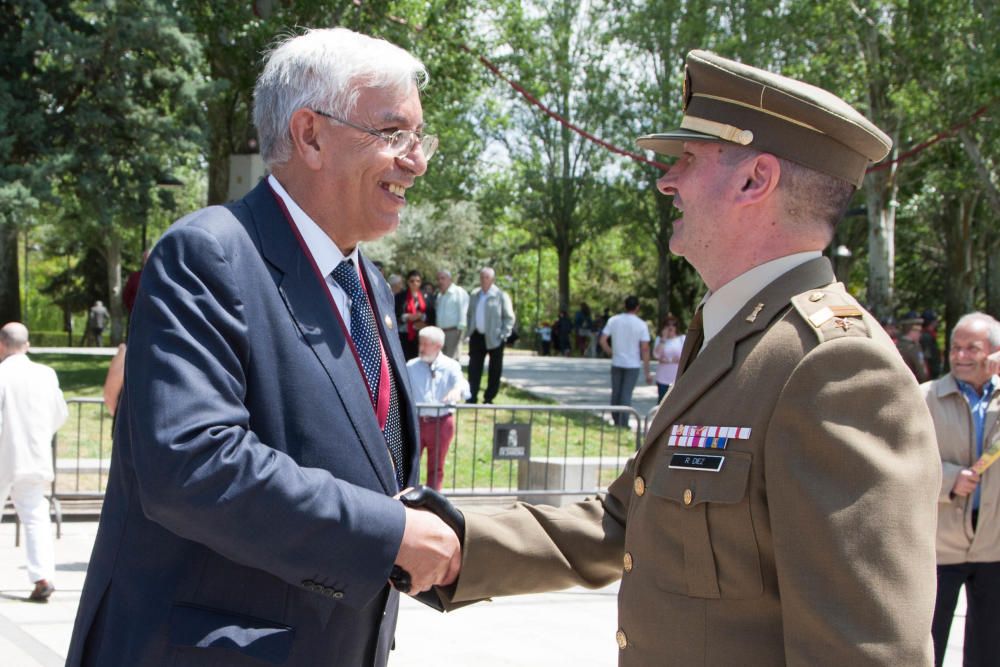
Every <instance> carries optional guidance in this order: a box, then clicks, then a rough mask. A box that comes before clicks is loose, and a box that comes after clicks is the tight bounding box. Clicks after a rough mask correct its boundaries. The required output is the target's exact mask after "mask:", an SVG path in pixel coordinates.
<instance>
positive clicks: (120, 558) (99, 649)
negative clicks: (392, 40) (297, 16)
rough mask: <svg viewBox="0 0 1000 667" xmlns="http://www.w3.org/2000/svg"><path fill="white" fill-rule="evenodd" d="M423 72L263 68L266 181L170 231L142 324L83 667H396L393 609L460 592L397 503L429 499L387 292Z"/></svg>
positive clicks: (435, 545)
mask: <svg viewBox="0 0 1000 667" xmlns="http://www.w3.org/2000/svg"><path fill="white" fill-rule="evenodd" d="M426 76H427V75H426V71H425V70H424V67H423V65H421V63H420V62H418V61H417V60H416V59H414V58H413V57H412V56H411V55H410V54H408V53H406V52H405V51H403V50H402V49H399V48H398V47H395V46H393V45H391V44H389V43H387V42H384V41H382V40H375V39H372V38H369V37H365V36H362V35H358V34H356V33H352V32H350V31H348V30H343V29H332V30H313V31H310V32H307V33H306V34H304V35H301V36H298V37H294V38H291V39H289V40H287V41H285V42H284V43H282V44H280V45H279V46H277V47H276V49H275V50H273V51H272V52H271V53H270V55H269V56H268V59H267V63H266V65H265V67H264V71H263V73H262V74H261V76H260V79H259V80H258V82H257V86H256V89H255V91H254V121H255V123H256V125H257V129H258V133H259V137H260V144H261V152H262V155H263V157H264V160H265V161H266V162H267V164H268V166H269V168H270V170H271V173H272V175H271V176H270V177H269V178H267V179H266V180H265V181H262V182H261V183H260V184H259V185H258V186H257V187H256V188H255V189H254V190H253V191H252V192H250V194H249V195H247V197H246V198H244V199H242V200H240V201H237V202H234V203H231V204H228V205H226V206H216V207H211V208H207V209H204V210H201V211H198V212H196V213H193V214H191V215H189V216H187V217H185V218H183V219H182V220H180V221H178V222H177V223H176V224H175V225H174V226H173V227H172V228H171V229H170V230H169V231H168V232H167V233H166V234H165V235H164V237H163V238H162V239H161V240H160V242H159V243H158V244H157V245H156V248H155V249H154V250H153V252H152V254H151V256H150V258H149V261H148V263H147V265H146V267H145V269H144V271H143V275H142V284H141V288H140V293H139V297H138V300H137V302H136V306H135V311H134V314H133V317H132V330H131V334H130V336H129V354H128V358H127V361H126V369H125V388H124V391H123V394H122V398H121V403H120V407H119V412H118V422H117V427H116V432H115V438H116V439H115V451H114V455H113V460H112V472H111V475H110V478H109V482H108V490H107V498H106V501H105V505H104V511H103V514H102V517H101V525H100V529H99V531H98V535H97V541H96V544H95V546H94V552H93V556H92V558H91V562H90V567H89V569H88V573H87V581H86V584H85V586H84V590H83V594H82V599H81V602H80V608H79V612H78V615H77V619H76V626H75V629H74V633H73V640H72V643H71V646H70V651H69V658H68V660H67V664H68V665H71V666H75V665H142V666H143V667H151V666H156V665H213V666H219V665H227V666H228V665H232V666H234V667H236V666H241V665H247V666H249V665H261V664H281V665H302V666H306V665H309V666H313V665H344V666H347V665H352V666H353V665H385V664H386V660H387V655H388V651H389V648H390V646H391V644H392V637H393V632H394V629H395V624H396V612H397V607H398V592H397V591H395V590H394V589H393V588H391V587H390V586H389V585H388V583H387V580H388V578H389V575H390V572H391V570H392V569H393V566H394V565H398V566H399V567H400V568H402V569H403V570H405V571H407V572H408V573H409V574H410V576H411V579H412V589H411V591H412V592H416V591H421V590H426V589H428V588H430V587H431V586H432V585H434V584H442V585H443V584H447V583H450V582H451V581H452V580H454V578H455V576H456V575H457V570H458V568H459V567H460V560H461V556H460V549H459V545H458V540H457V537H456V535H455V533H454V532H453V531H452V530H451V529H450V528H448V527H447V526H446V525H445V524H444V523H443V522H441V521H440V520H439V519H438V518H437V517H436V516H435V515H433V514H431V513H428V512H423V511H419V510H414V509H410V508H406V507H404V506H403V504H402V503H401V502H400V501H399V500H397V499H395V498H394V496H395V495H396V494H397V493H398V492H399V491H400V489H401V488H403V487H405V486H407V485H408V484H412V483H414V482H415V481H416V479H417V475H418V467H417V455H418V448H417V447H416V446H415V443H416V442H417V441H416V415H415V411H414V408H413V406H412V400H411V398H410V397H411V391H410V387H409V385H408V379H407V374H406V369H405V363H404V360H403V355H402V352H401V350H400V347H399V341H398V336H397V334H396V331H397V326H398V324H397V322H396V320H395V319H394V316H393V301H392V295H391V293H390V292H389V288H388V287H387V286H386V283H385V281H384V280H383V279H382V277H381V275H380V274H379V273H378V271H377V270H376V269H375V268H374V267H373V265H372V264H371V263H370V262H369V260H368V259H367V258H365V256H364V255H363V253H362V252H360V250H359V246H360V244H361V243H362V242H364V241H369V240H373V239H377V238H379V237H381V236H383V235H385V234H387V233H390V232H392V231H393V230H395V229H396V227H397V225H398V224H399V212H400V210H401V209H402V208H403V206H404V205H405V203H406V191H407V189H408V188H410V187H411V186H412V185H413V184H414V182H415V181H416V179H417V177H419V176H421V175H422V174H423V173H424V172H425V171H426V169H427V161H428V160H429V159H430V157H431V154H432V153H433V151H434V149H435V148H436V146H437V140H436V138H434V137H433V136H429V135H425V134H423V113H422V109H421V105H420V96H419V92H418V90H419V88H420V87H421V86H422V84H423V83H424V81H425V80H426Z"/></svg>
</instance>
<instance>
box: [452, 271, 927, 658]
mask: <svg viewBox="0 0 1000 667" xmlns="http://www.w3.org/2000/svg"><path fill="white" fill-rule="evenodd" d="M832 282H833V274H832V271H831V270H830V265H829V262H828V261H827V260H826V259H824V258H820V259H816V260H812V261H809V262H806V263H805V264H803V265H801V266H799V267H797V268H795V269H792V270H791V271H789V272H788V273H786V274H784V275H783V276H781V277H780V278H778V279H777V280H776V281H774V282H773V283H771V284H770V285H769V286H767V287H766V288H765V289H764V290H762V291H761V292H760V293H759V294H758V295H757V296H756V297H754V298H753V299H751V300H750V301H749V302H748V304H747V306H746V307H745V308H744V309H743V310H744V311H745V312H741V313H740V314H738V315H737V316H736V317H734V318H733V320H731V321H730V322H729V323H728V324H727V325H726V326H725V328H724V329H723V330H722V331H721V332H720V333H719V334H718V335H717V336H715V337H714V338H712V340H711V341H710V342H709V343H708V344H707V346H706V347H705V349H704V350H702V351H701V353H700V354H699V355H698V356H697V358H695V359H694V361H693V362H692V363H691V365H690V366H689V367H688V368H687V370H686V371H685V372H684V374H683V375H681V377H680V378H679V379H678V380H677V383H676V384H675V385H674V388H673V390H672V391H671V393H670V394H669V395H668V396H667V397H666V398H665V399H664V402H663V403H662V404H661V406H660V409H659V411H658V413H657V415H656V417H655V418H654V420H653V422H652V424H651V427H650V430H649V433H648V436H647V438H646V441H645V443H644V444H643V446H642V447H641V449H640V450H639V452H638V453H637V455H636V456H635V457H634V459H633V460H632V461H630V462H629V464H628V465H627V467H626V469H625V471H624V472H623V474H622V475H621V477H620V478H619V479H618V480H616V481H615V482H614V484H612V486H611V488H610V489H609V493H608V495H607V496H606V497H604V498H601V499H597V500H592V501H585V502H582V503H579V504H577V505H574V506H572V507H569V508H563V509H557V508H552V507H544V506H537V507H534V506H530V505H526V504H519V505H518V506H516V507H515V508H514V509H513V510H509V511H505V512H502V513H496V514H492V515H479V514H473V513H471V512H470V513H467V514H466V522H467V523H466V538H465V543H464V553H463V570H462V573H461V575H460V577H459V580H458V585H457V588H456V590H455V591H454V595H453V600H454V601H456V602H460V601H463V600H474V599H480V598H484V597H488V596H494V595H506V594H515V593H527V592H538V591H543V590H551V589H555V588H560V587H566V586H570V585H579V584H582V585H587V586H601V585H606V584H608V583H610V582H612V581H614V580H615V579H617V578H618V577H622V581H621V588H620V593H619V628H618V629H617V630H618V634H617V639H618V642H619V646H620V647H621V650H620V652H619V664H620V665H622V666H627V667H650V666H652V665H683V666H685V667H692V666H712V667H732V666H733V665H740V666H756V665H762V666H763V665H798V666H803V667H805V666H809V667H816V666H820V665H831V666H833V665H835V666H837V667H843V666H844V665H851V667H858V666H862V665H886V666H889V665H891V666H892V667H898V666H900V665H906V666H907V667H920V666H924V665H930V664H931V663H932V652H931V638H930V626H931V616H932V611H933V607H934V595H935V563H934V531H935V523H936V516H935V515H936V504H937V489H938V487H939V485H940V475H941V471H940V465H939V459H938V456H937V447H936V445H935V442H934V434H933V427H932V424H931V421H930V417H929V415H928V413H927V409H926V406H925V405H924V403H923V401H922V400H921V396H920V392H919V390H918V387H917V383H916V381H915V380H914V379H913V376H912V375H911V374H910V372H909V371H908V370H907V369H906V368H905V367H904V366H903V364H902V362H901V360H900V358H899V355H898V354H897V353H896V351H895V349H894V348H893V346H892V342H891V341H890V340H889V339H888V337H887V336H886V335H885V334H884V333H883V332H882V330H881V328H880V327H879V326H878V324H877V323H876V322H875V321H874V320H873V319H872V318H871V316H869V315H868V314H862V311H861V310H860V308H859V307H858V306H857V304H856V302H855V301H854V300H853V299H852V298H851V297H850V296H849V295H847V294H846V292H845V291H844V289H843V287H842V286H841V285H839V284H831V283H832ZM757 304H763V306H761V307H759V308H757V307H756V305H757ZM826 307H843V308H844V310H838V311H837V312H840V313H855V314H856V315H857V316H854V317H851V316H847V317H833V316H830V317H826V315H825V314H824V313H819V314H818V315H817V314H816V313H817V312H818V311H821V310H822V309H823V308H826ZM827 312H829V311H827ZM809 318H812V320H813V321H812V322H810V319H809ZM680 425H689V426H732V427H746V428H748V429H749V430H750V433H749V437H747V438H746V439H735V438H733V439H730V440H729V441H728V443H727V445H726V448H725V449H722V450H710V449H694V448H683V447H677V446H673V444H674V443H672V442H671V440H670V435H671V431H672V428H673V427H675V426H680ZM677 454H680V455H684V454H691V455H701V454H713V455H721V456H724V457H725V460H724V464H723V465H722V468H721V469H720V470H719V472H709V471H706V470H692V469H683V468H673V467H671V462H672V460H673V458H674V455H677ZM611 632H612V629H611V628H609V640H610V635H611Z"/></svg>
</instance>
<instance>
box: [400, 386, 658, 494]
mask: <svg viewBox="0 0 1000 667" xmlns="http://www.w3.org/2000/svg"><path fill="white" fill-rule="evenodd" d="M418 409H419V411H420V414H421V430H422V431H423V433H422V436H421V438H422V440H426V439H435V438H436V436H437V435H438V434H439V433H440V431H441V429H442V427H443V424H442V420H441V419H440V417H444V416H446V415H447V414H448V413H454V415H453V417H452V419H453V420H454V432H455V435H454V439H453V440H452V442H451V446H450V448H449V450H448V454H447V457H446V459H445V466H444V474H443V480H442V481H443V483H442V490H443V491H444V492H445V493H446V494H447V495H449V496H455V497H493V496H505V497H506V496H516V497H517V498H522V499H525V500H530V501H531V502H539V503H547V504H562V502H567V501H570V500H573V499H576V498H582V497H584V496H587V495H593V494H594V493H597V492H598V491H600V490H603V489H605V488H607V486H608V484H610V483H611V482H612V481H614V480H615V478H616V477H618V475H619V474H620V473H621V471H622V468H624V466H625V461H626V460H627V459H628V457H629V456H631V455H632V454H633V453H634V452H635V450H636V449H637V448H638V445H639V443H641V442H642V440H641V438H642V433H643V427H644V420H643V419H642V418H641V417H640V416H639V414H638V413H637V412H636V411H635V410H634V409H632V408H628V407H611V406H606V405H580V406H569V405H467V404H462V405H455V406H439V405H419V406H418ZM616 416H617V417H618V418H619V419H620V420H623V421H625V420H627V421H628V422H629V424H630V425H629V426H627V427H626V426H616V425H615V424H614V423H613V422H614V421H615V417H616ZM427 417H430V418H431V419H427ZM632 424H634V429H635V430H633V427H632ZM426 457H427V454H424V455H423V457H422V459H421V466H422V468H423V470H422V471H421V480H426V470H427V461H426Z"/></svg>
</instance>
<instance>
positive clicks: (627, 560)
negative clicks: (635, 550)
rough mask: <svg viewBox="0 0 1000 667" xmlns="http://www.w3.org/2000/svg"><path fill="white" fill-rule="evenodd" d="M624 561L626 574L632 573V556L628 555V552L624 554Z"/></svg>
mask: <svg viewBox="0 0 1000 667" xmlns="http://www.w3.org/2000/svg"><path fill="white" fill-rule="evenodd" d="M624 560H625V571H626V572H631V571H632V554H630V553H629V552H627V551H626V552H625V559H624Z"/></svg>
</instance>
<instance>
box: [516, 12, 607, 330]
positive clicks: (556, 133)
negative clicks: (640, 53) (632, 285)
mask: <svg viewBox="0 0 1000 667" xmlns="http://www.w3.org/2000/svg"><path fill="white" fill-rule="evenodd" d="M498 23H499V28H500V30H501V34H502V35H503V37H502V40H503V41H505V42H507V43H510V44H518V45H519V48H518V49H517V50H515V51H510V52H509V53H507V54H505V55H504V56H503V57H499V58H497V61H498V62H499V63H500V66H501V68H502V69H503V70H504V71H505V72H506V73H507V74H508V75H509V76H510V77H511V78H513V79H515V80H517V81H518V82H519V84H520V85H522V86H524V87H526V88H528V89H530V90H531V91H532V93H533V95H534V96H536V97H537V98H538V99H539V100H541V101H542V103H544V105H545V106H546V107H547V108H548V109H550V110H551V111H552V112H553V113H554V114H556V115H558V116H559V117H560V118H561V119H563V120H564V121H566V122H560V121H558V120H556V119H553V118H552V117H550V116H548V115H546V114H543V113H541V112H540V110H539V109H537V108H534V107H528V106H526V105H524V104H523V102H522V100H521V99H520V98H516V99H515V102H516V104H512V106H511V107H510V108H509V110H508V113H509V118H510V121H511V126H510V128H509V129H508V130H507V131H506V132H505V133H504V134H503V135H502V137H501V139H502V140H503V142H504V143H505V145H506V147H507V149H508V151H509V154H510V157H511V159H512V160H513V163H514V164H513V165H512V170H513V172H514V173H515V174H516V176H517V178H518V181H519V182H520V185H521V187H520V193H519V202H520V204H521V205H520V210H521V215H522V217H523V221H524V222H523V223H522V224H524V225H525V226H526V229H529V230H531V231H532V232H533V233H534V234H535V235H537V236H538V237H539V239H544V240H545V241H546V242H548V243H549V244H551V246H552V247H553V248H554V249H555V252H556V256H557V258H558V267H559V268H558V272H559V307H560V309H566V310H568V309H569V303H570V267H571V260H572V256H573V253H574V251H575V250H577V249H578V248H579V247H580V246H581V245H582V244H583V243H584V242H586V241H587V240H588V239H590V238H593V237H594V236H596V235H597V234H599V233H600V232H601V231H603V230H605V229H607V228H609V227H610V226H612V225H613V224H614V222H615V221H614V220H610V219H607V218H603V217H601V216H600V215H598V211H599V207H598V206H597V205H596V204H595V202H598V201H600V200H601V198H602V196H603V194H604V192H605V187H606V181H607V179H606V178H605V177H604V175H603V174H602V173H601V170H602V168H603V167H604V166H605V165H606V164H607V162H608V155H607V154H606V153H605V152H604V151H603V149H599V148H598V147H597V146H596V145H595V144H593V143H592V142H590V141H588V140H587V139H584V138H583V137H581V136H580V135H579V134H577V133H574V132H573V131H572V130H571V129H570V128H569V127H568V126H567V124H566V123H567V122H571V123H573V124H575V125H578V126H582V127H587V128H589V129H590V131H592V132H594V133H596V134H601V133H602V132H603V131H604V130H605V129H606V127H607V126H608V125H609V124H610V122H611V120H612V118H613V115H612V114H611V113H609V112H610V110H611V109H613V108H614V107H613V105H609V103H608V99H607V98H606V97H605V91H607V90H609V89H608V87H607V86H605V85H604V82H605V81H606V80H607V79H608V77H609V75H610V73H609V71H608V62H607V61H606V60H605V59H604V58H603V57H602V53H601V51H600V50H599V49H598V48H596V47H597V43H596V36H597V27H598V26H599V21H598V20H597V16H596V15H593V14H591V12H590V10H589V4H588V3H584V4H582V5H581V4H580V3H577V2H571V1H569V0H560V1H558V2H553V3H547V4H545V5H544V6H538V5H527V6H525V7H522V6H521V5H520V3H511V4H509V5H506V6H505V7H504V8H503V12H502V15H501V16H500V17H499V18H498ZM501 85H502V84H501Z"/></svg>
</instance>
